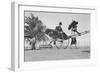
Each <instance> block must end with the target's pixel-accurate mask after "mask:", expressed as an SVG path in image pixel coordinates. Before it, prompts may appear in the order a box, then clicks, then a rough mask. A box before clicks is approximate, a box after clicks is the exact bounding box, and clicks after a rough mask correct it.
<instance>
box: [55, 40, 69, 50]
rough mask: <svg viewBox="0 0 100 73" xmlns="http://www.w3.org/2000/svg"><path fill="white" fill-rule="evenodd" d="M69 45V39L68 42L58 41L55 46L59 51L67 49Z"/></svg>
mask: <svg viewBox="0 0 100 73" xmlns="http://www.w3.org/2000/svg"><path fill="white" fill-rule="evenodd" d="M68 45H69V39H68V40H57V41H55V46H56V47H57V48H58V49H67V47H68Z"/></svg>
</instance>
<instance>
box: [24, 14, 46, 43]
mask: <svg viewBox="0 0 100 73" xmlns="http://www.w3.org/2000/svg"><path fill="white" fill-rule="evenodd" d="M24 22H25V23H24V24H25V26H24V34H25V36H27V37H30V38H35V40H36V41H42V40H44V41H45V40H46V39H47V38H46V36H45V33H44V30H45V28H46V27H45V26H44V25H43V23H42V21H41V20H39V18H38V17H35V16H34V15H33V14H32V13H31V15H30V16H28V17H26V16H25V19H24Z"/></svg>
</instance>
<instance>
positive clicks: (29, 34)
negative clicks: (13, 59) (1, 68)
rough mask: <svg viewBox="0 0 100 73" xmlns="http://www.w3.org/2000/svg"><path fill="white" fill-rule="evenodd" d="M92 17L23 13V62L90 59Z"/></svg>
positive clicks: (64, 13)
mask: <svg viewBox="0 0 100 73" xmlns="http://www.w3.org/2000/svg"><path fill="white" fill-rule="evenodd" d="M90 18H91V17H90V14H89V13H74V12H52V11H34V10H33V11H30V10H25V11H24V19H23V20H24V26H23V27H24V61H25V62H32V61H48V60H75V59H90V54H91V47H90V45H91V41H90V37H91V36H90V24H91V23H90V22H91V19H90Z"/></svg>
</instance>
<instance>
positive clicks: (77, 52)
mask: <svg viewBox="0 0 100 73" xmlns="http://www.w3.org/2000/svg"><path fill="white" fill-rule="evenodd" d="M89 58H90V48H89V47H78V49H70V48H67V49H57V48H45V49H41V50H25V52H24V60H25V62H29V61H43V60H71V59H89Z"/></svg>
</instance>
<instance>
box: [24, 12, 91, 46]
mask: <svg viewBox="0 0 100 73" xmlns="http://www.w3.org/2000/svg"><path fill="white" fill-rule="evenodd" d="M31 13H32V14H33V15H34V16H38V18H39V19H40V20H41V21H42V22H43V25H45V26H46V27H47V28H50V29H55V27H56V26H58V25H59V22H62V24H63V25H62V29H63V31H64V32H65V33H66V34H67V35H70V34H71V31H70V30H68V26H69V25H70V24H71V22H72V20H76V21H78V31H79V32H83V31H85V30H90V14H86V13H67V12H66V13H65V12H64V13H63V12H62V13H61V12H39V11H25V16H30V15H31ZM77 40H78V45H79V46H89V45H90V34H89V33H88V34H86V35H83V36H80V37H77Z"/></svg>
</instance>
